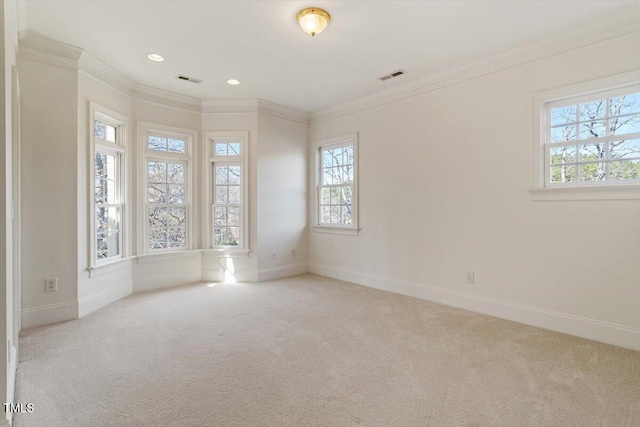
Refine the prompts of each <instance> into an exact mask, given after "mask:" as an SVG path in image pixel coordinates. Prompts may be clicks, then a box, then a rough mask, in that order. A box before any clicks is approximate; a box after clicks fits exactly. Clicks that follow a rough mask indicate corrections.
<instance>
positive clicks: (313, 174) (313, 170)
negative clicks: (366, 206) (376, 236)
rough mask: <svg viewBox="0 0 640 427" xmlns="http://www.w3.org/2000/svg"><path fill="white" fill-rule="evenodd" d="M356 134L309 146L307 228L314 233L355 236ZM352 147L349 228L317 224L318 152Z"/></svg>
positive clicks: (356, 224) (357, 157)
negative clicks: (351, 212)
mask: <svg viewBox="0 0 640 427" xmlns="http://www.w3.org/2000/svg"><path fill="white" fill-rule="evenodd" d="M358 143H359V138H358V132H352V133H348V134H345V135H340V136H335V137H331V138H325V139H321V140H317V141H313V142H312V143H311V144H310V145H309V174H310V175H309V206H310V212H309V227H311V229H313V230H314V231H317V232H321V233H334V234H345V235H352V236H357V235H358V231H359V230H360V228H358V217H359V212H360V206H359V205H360V203H359V197H358V194H359V192H358V185H359V179H358V172H359V169H360V168H359V162H360V153H359V151H358ZM346 145H353V194H352V205H351V206H352V209H353V214H352V215H351V220H352V224H351V226H345V225H328V224H320V222H319V218H318V216H319V204H318V200H319V197H320V195H319V193H318V191H319V190H318V188H319V185H320V182H319V181H320V179H321V178H320V162H321V161H322V160H321V158H320V151H321V150H322V149H323V148H325V147H330V146H337V147H340V146H346Z"/></svg>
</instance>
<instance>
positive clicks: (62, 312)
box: [20, 301, 78, 329]
mask: <svg viewBox="0 0 640 427" xmlns="http://www.w3.org/2000/svg"><path fill="white" fill-rule="evenodd" d="M77 318H78V301H66V302H60V303H56V304H49V305H43V306H40V307H32V308H23V309H22V311H21V322H20V323H21V324H22V329H27V328H34V327H36V326H43V325H51V324H53V323H59V322H64V321H67V320H73V319H77Z"/></svg>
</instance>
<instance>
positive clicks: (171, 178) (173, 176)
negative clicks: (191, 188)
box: [167, 163, 184, 184]
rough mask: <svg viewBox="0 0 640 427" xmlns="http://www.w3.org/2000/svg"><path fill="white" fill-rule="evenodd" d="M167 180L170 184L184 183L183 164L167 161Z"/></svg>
mask: <svg viewBox="0 0 640 427" xmlns="http://www.w3.org/2000/svg"><path fill="white" fill-rule="evenodd" d="M167 182H168V183H170V184H184V164H182V163H167Z"/></svg>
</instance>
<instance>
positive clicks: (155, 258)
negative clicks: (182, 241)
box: [137, 250, 200, 264]
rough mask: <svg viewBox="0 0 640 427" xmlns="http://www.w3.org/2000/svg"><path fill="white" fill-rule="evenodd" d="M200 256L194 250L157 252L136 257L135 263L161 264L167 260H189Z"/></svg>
mask: <svg viewBox="0 0 640 427" xmlns="http://www.w3.org/2000/svg"><path fill="white" fill-rule="evenodd" d="M198 255H200V251H198V250H195V251H191V250H186V251H175V252H159V253H150V254H144V255H138V256H137V261H138V264H146V263H150V262H162V261H166V260H168V259H179V258H191V257H196V256H198Z"/></svg>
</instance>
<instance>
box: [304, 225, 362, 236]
mask: <svg viewBox="0 0 640 427" xmlns="http://www.w3.org/2000/svg"><path fill="white" fill-rule="evenodd" d="M311 229H312V230H313V231H314V232H316V233H328V234H341V235H343V236H357V235H358V233H359V232H360V229H359V228H346V227H332V226H330V225H312V226H311Z"/></svg>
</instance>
